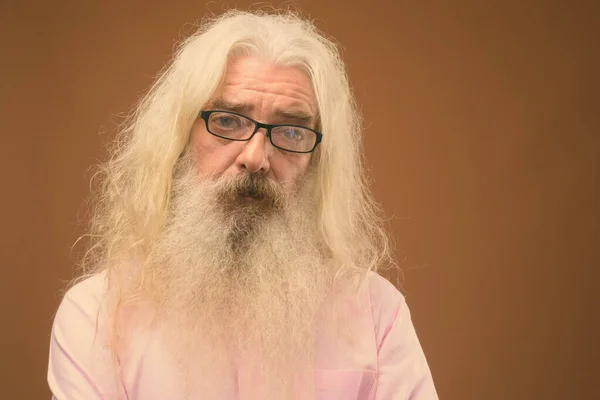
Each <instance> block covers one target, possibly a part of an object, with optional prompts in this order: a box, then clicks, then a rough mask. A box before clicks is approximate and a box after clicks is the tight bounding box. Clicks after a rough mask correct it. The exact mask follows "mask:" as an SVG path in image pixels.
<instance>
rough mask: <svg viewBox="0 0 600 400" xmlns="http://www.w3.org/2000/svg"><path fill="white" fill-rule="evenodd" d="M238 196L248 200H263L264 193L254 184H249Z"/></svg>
mask: <svg viewBox="0 0 600 400" xmlns="http://www.w3.org/2000/svg"><path fill="white" fill-rule="evenodd" d="M238 195H239V196H240V197H242V198H244V199H248V200H263V199H264V193H263V192H262V191H261V190H258V187H257V186H256V184H255V183H254V182H250V184H249V185H248V186H247V187H245V188H243V189H242V190H240V191H239V192H238Z"/></svg>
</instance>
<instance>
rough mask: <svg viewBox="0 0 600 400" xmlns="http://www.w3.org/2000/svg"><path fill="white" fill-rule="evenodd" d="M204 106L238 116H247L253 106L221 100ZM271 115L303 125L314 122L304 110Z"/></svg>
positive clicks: (277, 110) (312, 117) (281, 110)
mask: <svg viewBox="0 0 600 400" xmlns="http://www.w3.org/2000/svg"><path fill="white" fill-rule="evenodd" d="M206 106H207V107H208V108H211V109H217V110H226V111H233V112H236V113H240V114H248V113H251V112H252V111H253V110H254V106H253V105H252V104H244V103H233V102H229V101H227V100H223V99H216V100H213V101H211V102H209V103H208V104H207V105H206ZM273 115H275V116H276V117H279V118H284V119H293V120H296V121H299V122H302V123H305V124H312V123H313V122H314V121H315V117H314V116H313V115H312V114H311V113H309V112H306V111H304V110H283V109H276V110H275V111H274V112H273Z"/></svg>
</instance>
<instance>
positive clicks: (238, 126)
mask: <svg viewBox="0 0 600 400" xmlns="http://www.w3.org/2000/svg"><path fill="white" fill-rule="evenodd" d="M200 118H202V119H203V120H204V121H205V122H206V130H207V131H208V132H209V133H211V134H213V135H215V136H218V137H220V138H223V139H228V140H235V141H240V142H241V141H248V140H250V139H252V137H253V136H254V135H255V134H256V132H258V130H259V129H261V128H264V129H265V130H266V131H267V134H266V136H267V137H268V138H269V140H270V141H271V144H272V145H273V146H275V147H277V148H278V149H281V150H285V151H290V152H292V153H310V152H312V151H313V150H314V149H315V148H316V147H317V145H318V144H319V143H320V142H321V139H322V138H323V135H322V134H321V133H320V132H317V131H315V130H313V129H310V128H306V127H304V126H298V125H270V124H262V123H260V122H257V121H254V120H253V119H250V118H248V117H246V116H245V115H242V114H238V113H235V112H231V111H221V110H211V111H201V112H200Z"/></svg>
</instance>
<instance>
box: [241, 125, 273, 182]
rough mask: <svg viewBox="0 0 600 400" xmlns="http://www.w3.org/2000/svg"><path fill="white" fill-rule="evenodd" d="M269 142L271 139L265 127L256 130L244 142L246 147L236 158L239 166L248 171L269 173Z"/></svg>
mask: <svg viewBox="0 0 600 400" xmlns="http://www.w3.org/2000/svg"><path fill="white" fill-rule="evenodd" d="M267 142H269V140H268V139H267V137H266V132H265V130H264V129H261V130H259V131H258V132H256V133H255V134H254V136H253V137H252V139H250V140H248V141H247V142H242V143H243V145H244V147H243V149H242V151H241V152H240V154H239V155H238V157H237V159H236V164H237V165H238V168H239V169H240V170H245V171H246V172H248V173H254V172H262V173H267V172H268V171H269V168H270V163H269V152H270V149H269V147H270V146H269V143H267Z"/></svg>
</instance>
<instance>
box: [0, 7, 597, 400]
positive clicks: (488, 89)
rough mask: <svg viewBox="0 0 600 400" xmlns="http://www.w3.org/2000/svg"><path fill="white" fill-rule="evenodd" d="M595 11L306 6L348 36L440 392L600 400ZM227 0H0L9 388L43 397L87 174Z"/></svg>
mask: <svg viewBox="0 0 600 400" xmlns="http://www.w3.org/2000/svg"><path fill="white" fill-rule="evenodd" d="M595 3H596V2H594V1H589V2H588V3H587V4H585V3H583V2H567V1H564V2H562V3H559V2H550V1H535V2H534V1H529V2H512V1H511V2H510V3H508V2H505V1H481V2H480V1H453V2H443V1H437V2H417V1H413V2H408V1H398V2H392V1H389V2H381V1H374V0H370V1H357V2H352V3H350V2H342V1H339V2H334V1H323V0H322V1H318V0H313V1H298V2H297V4H299V5H300V6H301V7H302V9H303V10H304V12H305V13H307V14H309V15H310V16H311V17H313V18H316V19H317V21H318V24H319V26H320V27H321V28H322V29H324V30H325V31H326V32H327V33H328V34H331V35H333V36H334V37H336V38H337V39H338V40H339V41H340V42H341V43H342V45H343V48H344V57H345V59H346V60H347V62H348V66H349V73H350V77H351V80H352V82H353V85H354V88H355V91H356V95H357V97H358V100H359V102H360V104H361V105H362V110H363V112H364V116H365V119H366V122H367V130H366V154H367V161H368V164H369V168H370V172H371V175H372V177H373V179H374V180H373V190H374V192H375V194H376V195H377V197H378V198H379V200H380V201H381V202H382V204H383V206H384V207H385V209H386V211H387V212H388V214H389V215H390V216H393V219H392V220H391V223H390V226H391V228H392V230H393V233H394V235H395V238H396V242H397V248H398V257H399V258H401V259H405V261H404V262H403V264H402V267H403V268H404V280H403V281H404V283H403V289H404V292H405V293H406V295H407V299H408V302H409V305H410V306H411V309H412V311H413V315H414V321H415V324H416V327H417V329H418V332H419V335H420V338H421V340H422V343H423V346H424V348H425V351H426V353H427V356H428V359H429V362H430V366H431V369H432V371H433V374H434V377H435V380H436V384H437V387H438V390H439V394H440V397H441V398H444V399H582V398H586V399H589V398H592V397H595V396H599V397H595V398H600V383H599V380H600V376H599V373H600V369H599V368H598V360H599V359H600V352H599V345H598V339H600V337H599V336H600V335H599V334H600V330H599V328H598V325H599V324H598V322H599V308H598V301H597V300H596V298H595V295H596V292H597V291H598V288H599V285H598V278H599V274H598V272H597V271H596V269H597V268H598V267H599V264H600V263H599V261H600V257H599V255H598V248H599V247H600V240H599V237H600V223H599V222H600V221H599V220H600V215H599V214H600V211H599V210H600V208H599V207H598V203H599V200H600V196H599V194H600V193H599V186H600V185H599V179H600V168H599V159H600V132H599V127H600V123H599V117H598V114H599V110H600V107H599V106H600V103H599V100H598V96H599V94H598V93H599V89H600V87H599V84H598V76H597V75H598V71H599V70H600V65H599V62H598V47H599V44H598V38H599V37H600V32H599V31H600V30H599V22H598V21H599V18H598V16H599V15H600V13H599V12H598V6H596V4H595ZM224 4H225V3H223V2H220V1H217V2H211V3H209V4H208V5H205V4H204V3H203V2H202V1H191V0H189V1H180V2H177V1H168V2H167V1H165V2H160V3H159V2H156V3H152V2H148V1H145V2H141V1H138V2H135V3H134V2H121V1H103V2H101V1H96V2H87V1H86V2H74V1H73V2H67V1H52V2H50V1H48V2H37V3H35V2H31V3H27V2H18V1H8V2H7V1H6V0H3V1H2V3H1V6H0V17H1V21H0V72H1V73H0V77H1V81H0V117H1V126H2V132H1V133H0V137H1V154H2V157H1V158H0V159H1V161H0V162H1V165H0V171H1V173H2V176H1V185H2V196H1V198H2V204H1V209H2V213H3V215H2V236H1V238H0V246H1V249H2V253H1V255H2V258H1V265H2V268H3V273H2V277H1V279H0V285H1V286H0V289H1V315H2V319H1V320H0V321H1V323H2V330H1V333H0V335H1V336H0V344H1V346H2V347H1V349H0V350H1V352H0V379H1V382H2V384H1V385H0V388H1V390H2V395H1V397H2V398H11V399H41V398H48V397H49V391H48V389H47V387H46V382H45V373H46V367H47V352H48V340H49V333H50V327H51V323H52V317H53V313H54V311H55V309H56V306H57V304H58V302H59V300H60V295H59V290H60V289H61V288H62V287H63V285H64V283H65V281H66V280H68V279H69V278H70V277H72V276H73V273H74V264H75V263H74V260H75V258H76V254H73V252H72V251H71V250H70V246H71V245H72V244H73V242H74V241H75V239H76V238H77V237H78V235H79V234H80V233H81V232H82V228H81V225H80V224H78V218H80V216H81V212H82V208H81V205H82V201H83V200H84V199H85V197H86V195H87V193H88V182H89V178H90V172H89V167H90V166H91V165H92V164H94V163H96V162H97V161H98V160H101V159H103V158H104V156H105V154H104V150H103V143H105V142H106V141H108V140H109V139H110V137H111V133H110V132H111V131H112V130H114V128H115V126H116V124H117V123H118V122H119V121H120V119H119V117H118V116H119V114H121V113H123V112H126V111H127V110H129V109H130V107H131V105H132V104H133V103H134V102H135V100H136V99H138V98H139V96H140V94H141V93H142V92H143V91H144V90H145V89H146V88H147V87H148V86H149V85H150V83H151V81H152V77H153V76H155V75H156V74H157V72H158V71H159V70H160V68H161V67H162V66H163V65H164V63H165V62H166V61H167V60H168V59H169V56H170V54H171V50H172V46H173V43H174V42H173V41H174V39H176V38H180V37H181V36H182V35H184V34H185V33H186V32H189V30H190V26H189V25H188V26H187V27H186V25H185V24H186V22H192V21H194V20H196V19H198V18H201V17H202V16H203V15H205V14H206V13H208V12H211V11H212V12H218V11H220V10H222V9H223V6H224ZM249 4H251V2H249V1H239V2H235V3H234V2H230V3H228V6H234V5H237V6H239V7H245V6H248V5H249ZM102 132H104V133H102ZM99 133H101V134H99Z"/></svg>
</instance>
